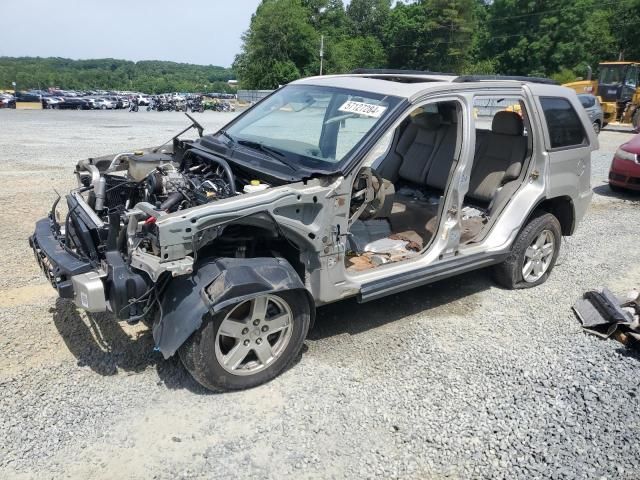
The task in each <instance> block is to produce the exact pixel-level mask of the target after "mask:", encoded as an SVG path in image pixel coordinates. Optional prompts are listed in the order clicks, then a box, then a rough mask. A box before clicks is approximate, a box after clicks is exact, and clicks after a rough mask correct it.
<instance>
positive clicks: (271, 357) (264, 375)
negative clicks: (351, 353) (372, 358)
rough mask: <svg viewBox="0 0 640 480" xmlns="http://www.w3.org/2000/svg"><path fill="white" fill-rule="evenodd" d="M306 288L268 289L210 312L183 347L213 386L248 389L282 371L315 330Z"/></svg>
mask: <svg viewBox="0 0 640 480" xmlns="http://www.w3.org/2000/svg"><path fill="white" fill-rule="evenodd" d="M310 319H311V312H310V306H309V302H308V300H307V297H306V294H305V293H304V292H302V291H296V290H292V291H285V292H278V293H269V294H262V295H260V296H258V297H256V298H254V299H251V300H245V301H243V302H240V303H238V304H236V305H233V306H231V307H228V308H225V309H223V310H222V311H220V312H218V313H217V314H215V315H213V316H212V315H207V317H206V318H205V319H204V321H203V324H202V326H201V327H200V328H199V329H198V330H197V331H196V332H194V333H193V335H191V337H190V338H189V339H188V340H187V341H186V342H185V343H184V344H183V345H182V346H181V347H180V349H179V351H178V353H179V355H180V359H181V360H182V363H183V364H184V366H185V368H186V369H187V371H188V372H189V373H190V374H191V375H192V376H193V378H194V379H195V380H196V381H197V382H198V383H200V384H201V385H202V386H203V387H205V388H208V389H209V390H214V391H215V390H242V389H246V388H252V387H255V386H258V385H261V384H263V383H265V382H268V381H269V380H271V379H273V378H275V377H276V376H278V375H279V374H280V373H281V372H282V371H283V370H284V369H285V368H287V366H289V365H290V364H291V363H292V362H293V360H294V359H295V358H296V357H297V356H298V354H299V353H300V350H301V348H302V345H303V342H304V339H305V338H306V336H307V332H308V330H309V322H310Z"/></svg>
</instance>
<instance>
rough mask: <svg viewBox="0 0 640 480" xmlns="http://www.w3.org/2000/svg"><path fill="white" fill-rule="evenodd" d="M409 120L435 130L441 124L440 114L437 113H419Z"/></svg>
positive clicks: (419, 125)
mask: <svg viewBox="0 0 640 480" xmlns="http://www.w3.org/2000/svg"><path fill="white" fill-rule="evenodd" d="M411 122H412V123H413V124H414V125H417V126H418V127H421V128H424V129H426V130H436V129H437V128H439V127H440V125H441V124H442V116H441V115H440V114H439V113H428V112H424V113H420V114H418V115H415V116H413V117H412V118H411Z"/></svg>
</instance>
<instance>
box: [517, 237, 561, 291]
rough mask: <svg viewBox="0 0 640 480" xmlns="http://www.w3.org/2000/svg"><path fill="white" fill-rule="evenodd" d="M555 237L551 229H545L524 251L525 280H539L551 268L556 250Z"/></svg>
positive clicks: (523, 269)
mask: <svg viewBox="0 0 640 480" xmlns="http://www.w3.org/2000/svg"><path fill="white" fill-rule="evenodd" d="M555 248H556V247H555V237H554V235H553V232H551V230H543V231H542V232H540V234H539V235H538V236H537V237H536V238H535V239H534V240H533V242H531V245H529V247H528V248H527V250H526V251H525V252H524V264H523V265H522V278H523V279H524V281H525V282H529V283H533V282H537V281H538V280H540V278H542V276H543V275H544V274H545V273H546V272H547V270H548V269H549V265H551V260H552V259H553V253H554V252H555Z"/></svg>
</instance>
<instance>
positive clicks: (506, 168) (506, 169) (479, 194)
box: [467, 111, 527, 204]
mask: <svg viewBox="0 0 640 480" xmlns="http://www.w3.org/2000/svg"><path fill="white" fill-rule="evenodd" d="M523 133H524V124H523V122H522V118H521V117H520V115H518V114H517V113H515V112H507V111H501V112H498V113H496V115H495V116H494V117H493V122H492V124H491V132H490V133H488V134H484V135H483V137H484V138H480V135H479V136H478V140H481V141H479V142H478V144H479V146H478V148H477V149H476V155H475V158H474V160H473V167H472V168H471V177H470V178H469V191H468V192H467V198H469V199H471V200H472V201H474V202H475V203H479V204H490V203H491V201H492V200H493V197H494V195H495V193H496V191H497V190H498V189H499V188H500V187H502V186H503V185H505V184H506V183H508V182H510V181H513V180H516V179H517V178H518V177H519V176H520V171H521V170H522V164H523V162H524V158H525V156H526V154H527V137H525V136H523Z"/></svg>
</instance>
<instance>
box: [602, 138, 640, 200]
mask: <svg viewBox="0 0 640 480" xmlns="http://www.w3.org/2000/svg"><path fill="white" fill-rule="evenodd" d="M639 162H640V135H636V136H634V137H633V138H632V139H631V140H629V141H628V142H626V143H623V144H622V145H620V147H619V148H618V150H616V153H615V154H614V155H613V161H612V162H611V168H610V169H609V187H610V188H611V190H613V191H620V190H637V191H640V163H639Z"/></svg>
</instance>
